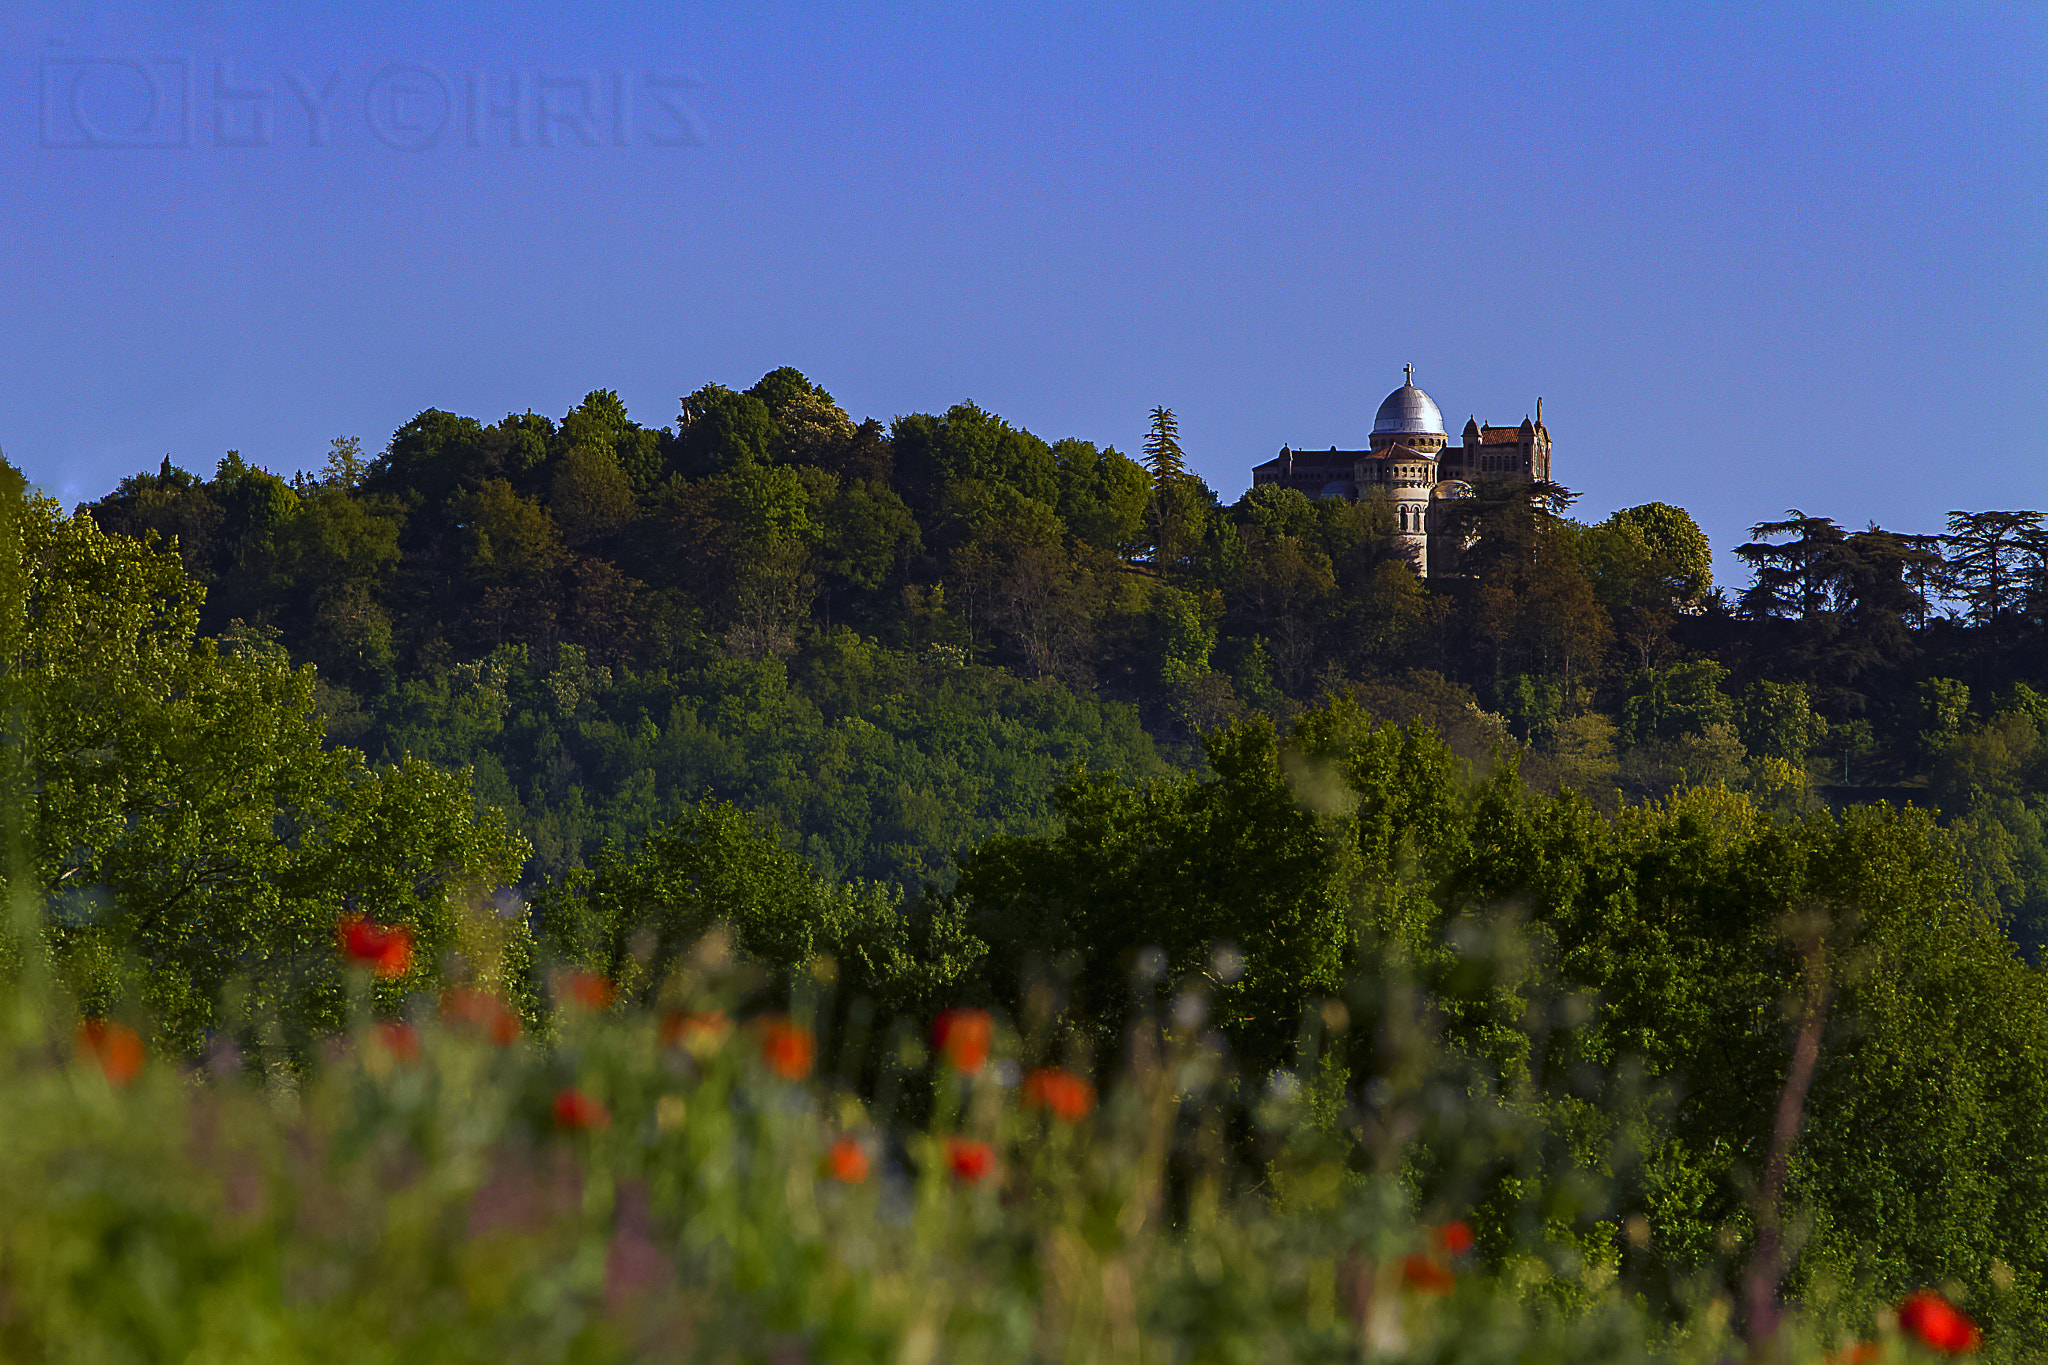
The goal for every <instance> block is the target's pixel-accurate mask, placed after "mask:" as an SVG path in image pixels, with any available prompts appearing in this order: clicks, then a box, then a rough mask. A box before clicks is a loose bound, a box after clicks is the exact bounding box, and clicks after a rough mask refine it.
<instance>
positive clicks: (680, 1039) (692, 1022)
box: [661, 1010, 732, 1057]
mask: <svg viewBox="0 0 2048 1365" xmlns="http://www.w3.org/2000/svg"><path fill="white" fill-rule="evenodd" d="M731 1032H732V1020H730V1019H728V1018H726V1017H725V1011H724V1010H670V1011H669V1012H668V1013H667V1014H665V1015H663V1016H662V1017H661V1042H662V1046H664V1047H679V1048H683V1049H686V1050H687V1051H690V1052H693V1053H695V1054H696V1055H697V1056H699V1057H708V1056H710V1055H711V1054H712V1053H714V1052H716V1051H718V1049H719V1048H720V1047H722V1046H724V1044H725V1039H726V1036H727V1035H728V1034H730V1033H731Z"/></svg>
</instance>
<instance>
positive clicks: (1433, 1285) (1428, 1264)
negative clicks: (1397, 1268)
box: [1401, 1251, 1458, 1294]
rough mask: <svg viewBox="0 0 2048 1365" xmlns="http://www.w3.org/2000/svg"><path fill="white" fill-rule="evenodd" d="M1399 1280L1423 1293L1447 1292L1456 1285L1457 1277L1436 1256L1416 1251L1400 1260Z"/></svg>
mask: <svg viewBox="0 0 2048 1365" xmlns="http://www.w3.org/2000/svg"><path fill="white" fill-rule="evenodd" d="M1401 1281H1402V1283H1404V1284H1406V1285H1407V1286H1408V1287H1409V1288H1411V1289H1414V1290H1417V1291H1419V1292H1421V1293H1424V1294H1448V1293H1450V1292H1451V1290H1452V1289H1453V1288H1455V1287H1456V1286H1457V1283H1458V1277H1457V1276H1456V1275H1453V1274H1452V1273H1451V1272H1450V1270H1449V1269H1447V1268H1446V1267H1445V1266H1444V1265H1443V1264H1442V1263H1440V1262H1439V1261H1438V1260H1437V1259H1436V1257H1434V1256H1425V1255H1424V1254H1423V1253H1421V1252H1419V1251H1417V1252H1413V1253H1411V1254H1410V1255H1409V1256H1408V1257H1407V1258H1406V1259H1404V1260H1403V1261H1402V1262H1401Z"/></svg>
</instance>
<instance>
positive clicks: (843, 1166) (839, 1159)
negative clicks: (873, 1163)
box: [825, 1137, 868, 1185]
mask: <svg viewBox="0 0 2048 1365" xmlns="http://www.w3.org/2000/svg"><path fill="white" fill-rule="evenodd" d="M825 1173H826V1174H827V1175H829V1176H831V1177H832V1178H833V1179H834V1180H837V1181H838V1182H839V1183H840V1184H842V1185H858V1184H860V1182H861V1181H863V1180H866V1179H867V1178H868V1153H867V1148H865V1147H863V1146H861V1145H860V1143H858V1142H856V1141H855V1140H854V1139H852V1138H850V1137H843V1138H840V1139H839V1141H837V1142H835V1143H833V1144H832V1148H831V1150H830V1151H828V1152H826V1153H825Z"/></svg>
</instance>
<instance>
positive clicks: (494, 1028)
mask: <svg viewBox="0 0 2048 1365" xmlns="http://www.w3.org/2000/svg"><path fill="white" fill-rule="evenodd" d="M441 1017H442V1018H443V1019H450V1020H454V1021H456V1022H459V1023H463V1024H468V1025H469V1026H470V1027H471V1028H475V1029H478V1030H480V1031H482V1032H483V1033H484V1034H486V1035H488V1036H489V1038H490V1040H491V1041H492V1042H494V1043H496V1044H497V1045H498V1046H499V1047H504V1046H506V1045H508V1044H510V1043H512V1042H514V1041H516V1040H517V1039H518V1037H519V1027H520V1025H519V1016H518V1015H516V1014H514V1013H513V1012H512V1009H511V1007H510V1006H508V1005H507V1004H506V1003H505V1002H504V1001H503V1000H500V999H499V998H498V997H497V996H495V995H492V994H491V993H490V992H489V991H479V990H473V989H471V988H470V987H468V986H457V987H456V988H455V989H454V990H452V991H449V992H448V993H447V994H446V995H444V996H442V997H441Z"/></svg>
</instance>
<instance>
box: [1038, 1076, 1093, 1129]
mask: <svg viewBox="0 0 2048 1365" xmlns="http://www.w3.org/2000/svg"><path fill="white" fill-rule="evenodd" d="M1024 1103H1026V1104H1028V1105H1030V1106H1031V1107H1032V1108H1034V1109H1044V1110H1046V1111H1048V1112H1049V1113H1051V1115H1052V1116H1053V1117H1054V1118H1056V1119H1058V1120H1059V1121H1060V1122H1062V1123H1079V1122H1080V1121H1081V1120H1082V1119H1084V1118H1086V1117H1088V1111H1089V1110H1091V1109H1093V1108H1094V1107H1095V1087H1094V1086H1092V1085H1090V1084H1088V1082H1086V1081H1084V1080H1082V1079H1081V1078H1080V1077H1079V1076H1076V1075H1075V1074H1074V1073H1073V1072H1071V1071H1063V1070H1061V1069H1060V1068H1059V1067H1056V1066H1045V1067H1040V1068H1039V1069H1038V1070H1036V1071H1034V1072H1032V1073H1031V1074H1030V1075H1029V1076H1026V1077H1025V1078H1024Z"/></svg>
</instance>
